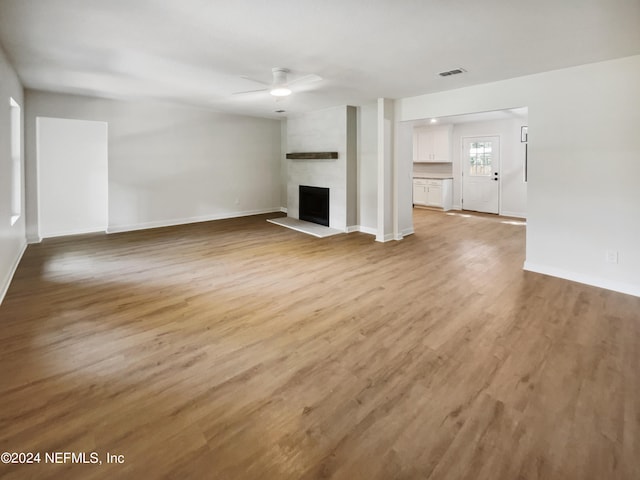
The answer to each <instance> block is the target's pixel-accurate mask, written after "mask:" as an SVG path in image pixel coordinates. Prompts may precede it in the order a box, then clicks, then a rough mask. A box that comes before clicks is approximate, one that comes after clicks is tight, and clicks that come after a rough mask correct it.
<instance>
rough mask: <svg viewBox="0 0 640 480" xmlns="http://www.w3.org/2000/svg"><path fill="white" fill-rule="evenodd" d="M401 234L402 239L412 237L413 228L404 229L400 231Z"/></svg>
mask: <svg viewBox="0 0 640 480" xmlns="http://www.w3.org/2000/svg"><path fill="white" fill-rule="evenodd" d="M401 233H402V237H403V238H404V237H406V236H409V235H413V234H414V233H415V231H414V230H413V227H410V228H405V229H404V230H402V232H401Z"/></svg>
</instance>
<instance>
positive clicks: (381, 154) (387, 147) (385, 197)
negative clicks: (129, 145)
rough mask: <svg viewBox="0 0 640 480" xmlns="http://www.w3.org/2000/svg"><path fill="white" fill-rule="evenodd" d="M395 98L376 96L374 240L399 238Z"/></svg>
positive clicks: (383, 240)
mask: <svg viewBox="0 0 640 480" xmlns="http://www.w3.org/2000/svg"><path fill="white" fill-rule="evenodd" d="M394 111H395V110H394V101H393V100H391V99H388V98H379V99H378V148H377V150H378V234H377V235H376V241H377V242H388V241H389V240H394V239H399V238H398V237H396V234H397V232H398V217H397V216H395V215H394V210H395V209H396V208H397V205H398V190H397V189H396V188H395V187H394V184H395V178H396V175H397V172H396V170H397V165H394V162H393V159H394V153H395V151H394V148H395V145H396V143H397V142H394V134H395V129H394ZM395 185H397V184H395Z"/></svg>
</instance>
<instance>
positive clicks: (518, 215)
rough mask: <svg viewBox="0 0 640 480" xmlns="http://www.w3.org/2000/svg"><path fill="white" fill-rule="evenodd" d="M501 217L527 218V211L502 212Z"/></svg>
mask: <svg viewBox="0 0 640 480" xmlns="http://www.w3.org/2000/svg"><path fill="white" fill-rule="evenodd" d="M500 216H501V217H515V218H527V215H526V213H521V212H501V213H500Z"/></svg>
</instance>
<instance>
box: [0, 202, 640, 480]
mask: <svg viewBox="0 0 640 480" xmlns="http://www.w3.org/2000/svg"><path fill="white" fill-rule="evenodd" d="M414 215H415V229H416V233H415V235H412V236H410V237H407V238H406V239H405V240H403V241H401V242H391V243H386V244H380V243H376V242H374V241H373V237H371V236H369V235H365V234H359V233H353V234H349V235H338V236H335V237H329V238H325V239H317V238H313V237H309V236H306V235H304V234H302V233H298V232H294V231H292V230H288V229H285V228H282V227H278V226H276V225H272V224H270V223H267V222H266V221H265V219H266V218H268V217H269V216H256V217H248V218H242V219H234V220H224V221H217V222H209V223H203V224H196V225H188V226H180V227H171V228H166V229H156V230H151V231H144V232H132V233H123V234H114V235H109V236H106V235H88V236H81V237H76V238H73V239H52V240H47V241H45V242H43V243H42V244H40V245H32V246H30V247H29V248H28V250H27V252H26V253H25V256H24V259H23V261H22V263H21V265H20V267H19V269H18V271H17V273H16V276H15V280H14V282H13V284H12V286H11V288H10V290H9V292H8V294H7V297H6V299H5V301H4V303H3V305H2V306H0V347H1V348H0V368H1V377H0V378H1V380H0V393H1V397H0V451H9V452H41V454H42V455H43V456H44V452H56V451H61V452H63V451H73V452H98V453H99V455H100V459H101V460H103V461H104V458H103V457H104V455H106V453H107V452H110V453H114V454H121V455H124V463H123V464H106V463H103V464H102V465H99V466H98V465H78V464H57V465H51V464H45V463H44V457H43V462H42V463H40V464H38V465H0V477H1V478H3V479H22V478H25V479H26V478H29V479H40V478H52V479H58V478H59V479H114V478H118V479H120V478H132V479H154V478H175V479H188V478H193V479H220V480H224V479H229V480H232V479H233V480H235V479H262V480H267V479H278V480H288V479H296V480H298V479H302V480H307V479H319V478H331V479H350V480H353V479H366V480H374V479H380V480H389V479H402V480H408V479H452V480H457V479H473V480H481V479H487V480H502V479H504V480H515V479H517V480H524V479H549V480H552V479H557V480H571V479H576V480H588V479H594V480H611V479H624V480H627V479H628V480H632V479H639V478H640V373H639V372H640V318H639V317H640V298H635V297H631V296H626V295H622V294H618V293H614V292H610V291H606V290H600V289H597V288H593V287H588V286H584V285H580V284H576V283H572V282H568V281H564V280H560V279H555V278H551V277H546V276H543V275H538V274H534V273H528V272H524V271H523V270H522V264H523V261H524V241H525V240H524V239H525V227H524V226H522V225H514V224H510V223H503V222H504V220H505V219H501V218H498V217H492V216H478V215H472V216H462V215H459V214H452V215H447V214H445V213H442V212H432V211H428V210H416V211H415V214H414Z"/></svg>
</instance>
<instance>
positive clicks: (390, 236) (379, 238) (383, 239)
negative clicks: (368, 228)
mask: <svg viewBox="0 0 640 480" xmlns="http://www.w3.org/2000/svg"><path fill="white" fill-rule="evenodd" d="M391 240H395V238H394V237H393V233H387V234H386V235H383V236H380V235H376V242H380V243H385V242H390V241H391Z"/></svg>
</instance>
